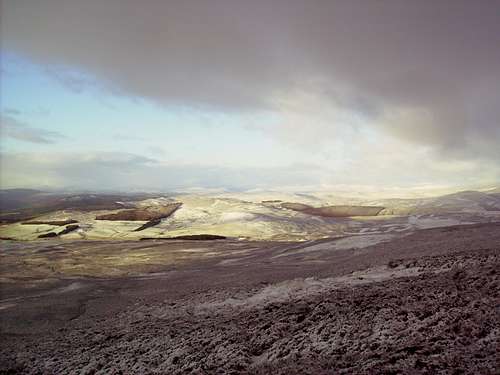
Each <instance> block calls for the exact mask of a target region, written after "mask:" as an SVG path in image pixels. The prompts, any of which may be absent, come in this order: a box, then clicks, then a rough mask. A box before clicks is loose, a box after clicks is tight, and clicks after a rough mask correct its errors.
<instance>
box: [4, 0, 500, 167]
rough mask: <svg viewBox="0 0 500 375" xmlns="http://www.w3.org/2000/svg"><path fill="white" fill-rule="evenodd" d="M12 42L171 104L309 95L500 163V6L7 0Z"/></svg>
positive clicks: (389, 129) (395, 130) (422, 141)
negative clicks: (302, 92) (294, 93)
mask: <svg viewBox="0 0 500 375" xmlns="http://www.w3.org/2000/svg"><path fill="white" fill-rule="evenodd" d="M2 42H3V48H5V49H7V50H9V51H13V52H17V53H20V54H22V55H24V56H27V57H29V58H31V59H33V60H35V61H37V62H40V63H43V64H48V65H56V66H69V67H75V68H78V69H80V70H81V71H83V72H86V73H89V74H91V75H93V76H95V77H96V78H97V79H98V80H99V81H100V82H101V83H104V84H107V85H108V87H109V88H111V89H113V90H116V91H119V92H123V93H127V94H128V95H131V96H139V97H145V98H148V99H152V100H155V101H158V102H161V103H173V102H178V103H182V104H186V105H192V106H215V107H219V108H221V109H223V110H227V111H230V110H231V111H233V110H245V111H247V110H259V109H271V110H272V109H273V100H272V99H273V98H275V97H276V96H280V95H283V94H286V93H287V92H290V91H292V90H309V91H313V92H316V93H320V95H323V96H324V97H325V98H327V99H328V100H331V103H332V105H333V104H335V105H341V106H343V107H345V108H347V109H349V110H352V111H354V112H357V113H360V114H363V115H364V116H366V117H367V118H368V119H369V120H370V121H372V122H373V124H376V125H373V126H377V127H378V129H380V130H382V131H383V132H386V133H388V134H391V135H395V136H397V137H399V138H401V139H404V140H407V141H410V142H413V143H416V144H419V145H427V146H429V147H433V148H435V149H436V150H440V151H446V152H447V154H448V155H453V156H456V157H457V158H467V157H469V156H470V155H473V156H477V154H478V153H483V154H484V155H485V157H488V158H494V159H496V160H499V159H500V156H499V153H498V152H497V151H495V149H496V143H497V142H498V140H499V138H500V133H499V132H500V130H499V129H500V124H499V109H498V108H499V107H500V106H499V103H500V93H499V90H500V89H499V88H500V47H499V43H500V2H499V1H488V0H484V1H470V0H467V1H459V0H449V1H445V0H441V1H440V0H438V1H431V0H421V1H404V0H382V1H362V0H343V1H342V0H336V1H327V0H324V1H321V0H318V1H314V0H302V1H297V0H265V1H264V0H253V1H243V0H240V1H239V0H212V1H203V0H197V1H193V0H182V1H181V0H179V1H155V0H150V1H136V0H120V1H118V0H116V1H115V0H106V1H101V0H99V1H97V0H87V1H77V0H64V1H63V0H45V1H25V0H18V1H4V2H3V3H2ZM69 82H70V83H71V84H74V85H75V84H76V87H77V88H80V87H81V84H82V83H81V82H80V81H79V80H78V79H77V80H76V81H74V80H73V81H72V80H71V79H69ZM339 103H340V104H339Z"/></svg>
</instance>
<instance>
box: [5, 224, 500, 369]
mask: <svg viewBox="0 0 500 375" xmlns="http://www.w3.org/2000/svg"><path fill="white" fill-rule="evenodd" d="M339 241H340V240H333V241H330V242H324V241H323V242H312V243H302V244H293V243H289V244H283V243H255V244H253V245H250V244H245V243H237V242H231V241H229V242H227V243H226V242H224V241H222V242H211V243H206V244H203V243H199V242H196V244H192V243H191V242H189V241H188V242H178V243H170V242H169V241H167V242H164V241H158V243H155V244H152V243H150V241H147V245H144V244H143V243H141V244H135V243H134V245H130V246H132V247H133V249H131V250H130V251H132V252H133V253H136V252H137V251H138V247H137V246H139V247H140V249H142V250H141V252H144V251H152V249H153V248H154V249H155V250H154V251H160V250H162V252H163V254H165V255H166V256H168V254H171V255H170V257H174V258H175V257H177V258H175V259H183V258H182V253H183V251H185V252H184V253H185V254H189V255H190V256H191V258H190V261H189V262H187V263H186V262H181V263H170V265H169V266H168V267H166V268H165V269H164V270H163V271H162V270H160V269H155V271H154V273H148V272H145V273H142V274H141V273H137V271H134V272H133V273H132V275H135V276H129V277H126V276H124V275H126V273H125V274H123V273H122V274H120V275H119V276H118V277H116V278H114V277H106V278H99V277H92V278H86V277H79V278H72V279H69V278H67V277H64V275H63V274H64V273H65V272H74V268H71V269H68V270H66V269H65V268H60V269H59V270H58V272H57V273H54V274H53V276H51V277H61V281H60V283H62V284H58V286H57V288H55V289H50V290H46V291H43V290H42V289H40V288H43V286H38V292H37V294H34V295H33V292H29V290H27V289H26V287H25V284H23V283H25V282H26V274H24V276H23V278H22V279H16V277H15V274H19V273H21V274H22V269H23V267H29V264H27V265H23V264H20V265H19V266H18V267H19V268H18V270H17V271H16V273H15V274H12V275H11V276H10V283H11V285H10V287H9V294H10V295H11V297H10V298H9V299H8V300H3V301H2V302H1V307H2V309H1V310H0V324H1V328H2V339H3V340H2V343H1V344H0V348H1V351H0V364H1V366H0V368H2V371H3V372H0V373H11V374H12V373H14V374H15V373H23V374H53V373H82V374H120V373H121V374H124V373H126V374H144V373H151V374H185V373H195V374H352V373H356V374H388V373H394V374H396V373H405V374H458V373H461V374H494V373H496V371H497V370H498V339H499V336H500V328H499V327H500V318H499V313H498V304H499V301H500V274H499V269H500V225H499V224H481V225H472V226H456V227H449V228H436V229H430V230H421V231H418V232H415V233H413V234H410V235H407V236H400V237H397V238H393V239H392V240H390V241H386V242H380V243H378V244H375V245H371V246H366V247H364V245H363V246H361V245H360V246H359V247H354V248H353V247H351V248H345V247H341V246H335V244H336V243H337V242H339ZM44 243H46V242H44ZM129 243H130V242H129ZM351 243H353V244H354V243H355V242H351ZM359 243H362V242H359ZM124 244H125V242H123V243H122V244H121V246H122V250H121V252H122V254H123V256H127V254H128V253H129V252H128V250H127V249H126V248H123V246H124ZM130 244H131V243H130ZM100 245H101V246H103V245H104V243H103V244H100ZM71 246H72V247H69V248H68V250H66V251H70V250H71V249H75V250H77V249H78V243H75V244H72V245H71ZM142 246H147V247H142ZM152 246H153V247H152ZM212 246H213V247H212ZM247 246H250V247H247ZM210 247H212V251H211V250H210ZM65 248H66V245H64V243H62V242H61V243H59V244H58V245H57V246H53V250H52V251H54V252H56V253H58V254H60V253H61V251H64V250H65ZM16 249H17V248H16V247H11V248H10V251H12V252H15V251H18V250H16ZM43 249H44V251H43V252H40V253H39V256H43V257H50V256H53V255H51V253H50V251H51V250H50V247H48V245H43ZM183 249H184V250H183ZM247 250H248V251H247ZM19 251H22V249H20V250H19ZM24 251H25V250H24ZM78 251H79V252H81V251H82V250H81V249H80V250H78ZM198 252H199V254H200V255H199V256H198V257H196V256H195V255H193V254H196V253H198ZM208 254H211V255H208ZM144 255H146V253H145V254H144ZM30 256H31V255H30ZM66 256H69V254H67V255H66ZM107 257H109V255H108V256H107ZM9 259H11V260H10V261H13V260H12V259H14V258H9ZM30 259H32V258H30ZM173 264H176V266H174V267H172V265H173ZM129 267H132V268H131V269H133V270H137V268H136V267H137V263H136V264H135V265H130V266H129ZM47 272H50V270H47ZM57 275H59V276H57ZM43 277H44V279H45V277H46V276H43ZM23 280H24V281H23ZM34 281H35V280H34V279H33V280H32V281H31V282H34ZM16 282H17V283H19V284H18V285H19V287H18V289H17V290H16V288H15V283H16ZM12 283H14V285H12ZM44 283H45V284H46V283H47V282H44ZM45 284H44V285H45ZM23 285H24V286H23Z"/></svg>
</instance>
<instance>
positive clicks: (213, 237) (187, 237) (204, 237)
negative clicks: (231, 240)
mask: <svg viewBox="0 0 500 375" xmlns="http://www.w3.org/2000/svg"><path fill="white" fill-rule="evenodd" d="M226 238H227V237H225V236H219V235H216V234H191V235H184V236H175V237H142V238H141V239H140V240H141V241H149V240H162V241H173V240H192V241H213V240H225V239H226Z"/></svg>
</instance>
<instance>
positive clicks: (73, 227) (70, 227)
mask: <svg viewBox="0 0 500 375" xmlns="http://www.w3.org/2000/svg"><path fill="white" fill-rule="evenodd" d="M78 228H80V226H79V225H68V226H67V227H66V228H64V229H63V230H62V231H60V232H59V234H58V236H62V235H64V234H68V233H71V232H73V231H75V230H77V229H78Z"/></svg>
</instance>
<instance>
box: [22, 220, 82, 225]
mask: <svg viewBox="0 0 500 375" xmlns="http://www.w3.org/2000/svg"><path fill="white" fill-rule="evenodd" d="M75 223H78V221H77V220H53V221H43V220H39V221H37V220H35V221H25V222H24V223H22V225H40V224H46V225H58V226H63V225H68V224H75Z"/></svg>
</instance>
